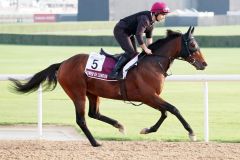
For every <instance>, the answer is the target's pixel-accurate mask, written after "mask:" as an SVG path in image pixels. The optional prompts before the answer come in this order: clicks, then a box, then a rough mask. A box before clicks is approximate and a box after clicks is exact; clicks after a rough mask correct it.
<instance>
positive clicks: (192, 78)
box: [0, 74, 240, 142]
mask: <svg viewBox="0 0 240 160" xmlns="http://www.w3.org/2000/svg"><path fill="white" fill-rule="evenodd" d="M30 77H31V75H24V74H2V75H0V81H7V80H8V79H9V78H15V79H18V80H25V79H28V78H30ZM166 80H167V81H169V82H171V81H179V82H186V81H187V82H202V83H203V94H204V99H203V101H204V141H205V142H208V141H209V125H208V107H209V105H208V82H212V81H213V82H219V81H240V75H173V76H169V77H167V78H166ZM37 106H38V135H39V136H42V87H41V85H40V86H39V89H38V105H37Z"/></svg>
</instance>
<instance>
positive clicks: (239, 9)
mask: <svg viewBox="0 0 240 160" xmlns="http://www.w3.org/2000/svg"><path fill="white" fill-rule="evenodd" d="M156 1H157V0H131V1H129V0H1V1H0V23H1V22H2V23H6V22H7V23H14V22H56V21H77V20H78V21H108V20H110V21H118V20H120V19H121V18H123V17H125V16H128V15H131V14H133V13H136V12H139V11H143V10H150V8H151V5H152V4H153V3H154V2H156ZM160 1H163V2H166V3H167V4H168V6H169V8H170V9H171V12H172V13H171V14H169V15H168V16H167V18H166V20H165V22H164V24H165V25H167V26H176V25H177V26H188V25H232V24H240V0H178V1H176V0H160Z"/></svg>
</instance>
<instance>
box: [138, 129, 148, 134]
mask: <svg viewBox="0 0 240 160" xmlns="http://www.w3.org/2000/svg"><path fill="white" fill-rule="evenodd" d="M148 131H149V129H148V128H143V129H142V130H141V132H140V134H148V133H149V132H148Z"/></svg>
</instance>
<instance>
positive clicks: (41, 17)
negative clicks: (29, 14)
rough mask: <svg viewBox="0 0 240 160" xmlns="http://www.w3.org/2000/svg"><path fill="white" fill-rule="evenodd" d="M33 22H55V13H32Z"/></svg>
mask: <svg viewBox="0 0 240 160" xmlns="http://www.w3.org/2000/svg"><path fill="white" fill-rule="evenodd" d="M33 18H34V22H56V15H55V14H34V17H33Z"/></svg>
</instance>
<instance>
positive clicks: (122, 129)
mask: <svg viewBox="0 0 240 160" xmlns="http://www.w3.org/2000/svg"><path fill="white" fill-rule="evenodd" d="M114 127H116V128H118V130H119V132H121V133H122V134H124V135H125V134H126V132H125V129H124V126H123V125H122V124H120V123H117V124H116V125H114Z"/></svg>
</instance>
